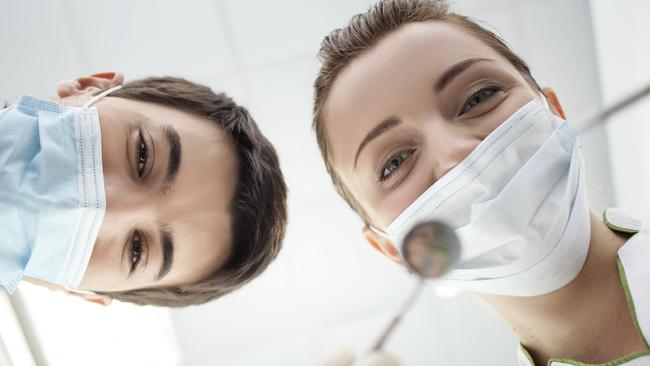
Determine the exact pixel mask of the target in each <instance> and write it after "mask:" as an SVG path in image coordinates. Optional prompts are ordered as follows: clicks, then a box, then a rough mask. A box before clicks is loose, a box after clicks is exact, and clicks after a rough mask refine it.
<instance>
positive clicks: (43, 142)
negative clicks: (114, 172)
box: [0, 88, 117, 293]
mask: <svg viewBox="0 0 650 366" xmlns="http://www.w3.org/2000/svg"><path fill="white" fill-rule="evenodd" d="M116 89H117V88H113V89H110V90H108V91H106V92H104V93H101V94H100V95H98V96H96V97H95V98H93V99H92V100H91V101H90V102H89V103H87V104H86V105H85V106H84V107H83V108H74V107H66V106H63V105H61V104H59V103H56V102H52V101H48V100H43V99H38V98H33V97H28V96H23V97H21V98H20V100H19V101H18V103H16V104H15V105H13V106H11V107H9V108H7V109H5V110H2V111H0V284H1V285H2V286H4V288H5V289H6V290H7V291H8V292H9V293H11V292H13V291H14V290H15V288H16V286H17V285H18V282H20V280H21V279H22V277H23V276H28V277H32V278H36V279H39V280H43V281H46V282H49V283H53V284H58V285H62V286H64V287H68V288H76V287H78V286H79V283H80V282H81V279H82V277H83V275H84V273H85V272H86V268H87V266H88V262H89V260H90V256H91V254H92V251H93V248H94V245H95V240H96V238H97V234H98V232H99V228H100V226H101V223H102V220H103V217H104V214H105V212H106V195H105V191H104V173H103V170H102V147H101V131H100V126H99V115H98V113H97V109H96V108H94V107H92V108H91V105H92V104H93V103H95V102H96V101H97V100H99V99H100V98H102V97H104V96H105V95H107V94H108V93H110V92H112V91H114V90H116Z"/></svg>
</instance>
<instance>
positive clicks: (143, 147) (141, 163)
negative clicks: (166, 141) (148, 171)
mask: <svg viewBox="0 0 650 366" xmlns="http://www.w3.org/2000/svg"><path fill="white" fill-rule="evenodd" d="M136 152H137V154H136V159H135V163H136V168H137V170H138V177H139V178H142V175H143V174H144V169H145V168H146V167H147V160H148V159H149V148H148V147H147V143H146V141H145V140H144V137H143V136H142V131H141V132H140V133H139V135H138V143H137V146H136Z"/></svg>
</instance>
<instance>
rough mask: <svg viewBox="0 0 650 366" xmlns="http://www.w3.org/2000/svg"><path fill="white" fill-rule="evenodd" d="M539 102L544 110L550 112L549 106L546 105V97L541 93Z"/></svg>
mask: <svg viewBox="0 0 650 366" xmlns="http://www.w3.org/2000/svg"><path fill="white" fill-rule="evenodd" d="M539 97H540V101H541V102H542V104H543V105H544V108H546V109H548V110H550V109H551V106H549V105H548V100H546V95H545V94H544V93H542V92H540V93H539Z"/></svg>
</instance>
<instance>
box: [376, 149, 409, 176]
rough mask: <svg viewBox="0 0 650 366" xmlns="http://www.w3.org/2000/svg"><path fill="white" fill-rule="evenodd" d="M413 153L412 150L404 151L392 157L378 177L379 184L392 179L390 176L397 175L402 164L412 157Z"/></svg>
mask: <svg viewBox="0 0 650 366" xmlns="http://www.w3.org/2000/svg"><path fill="white" fill-rule="evenodd" d="M412 153H413V151H412V150H411V151H402V152H400V153H398V154H395V155H393V156H391V157H390V159H388V161H387V162H386V164H384V165H383V166H382V168H381V170H380V171H379V173H378V175H377V179H378V180H379V182H383V181H385V180H386V179H388V178H390V176H391V175H393V173H395V171H397V169H399V167H400V166H401V165H402V163H403V162H404V161H405V160H406V159H408V157H409V156H411V154H412Z"/></svg>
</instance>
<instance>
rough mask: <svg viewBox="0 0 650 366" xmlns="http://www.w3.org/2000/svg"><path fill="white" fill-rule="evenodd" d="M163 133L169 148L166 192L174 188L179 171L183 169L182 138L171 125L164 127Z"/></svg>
mask: <svg viewBox="0 0 650 366" xmlns="http://www.w3.org/2000/svg"><path fill="white" fill-rule="evenodd" d="M163 133H164V134H165V138H166V139H167V146H168V147H169V160H168V161H167V171H166V172H165V183H164V185H163V187H164V191H168V190H170V189H172V188H173V186H174V180H175V179H176V175H177V174H178V169H179V168H180V167H181V152H182V149H181V137H180V136H179V135H178V132H176V130H175V129H174V127H172V126H170V125H165V126H164V127H163Z"/></svg>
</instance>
